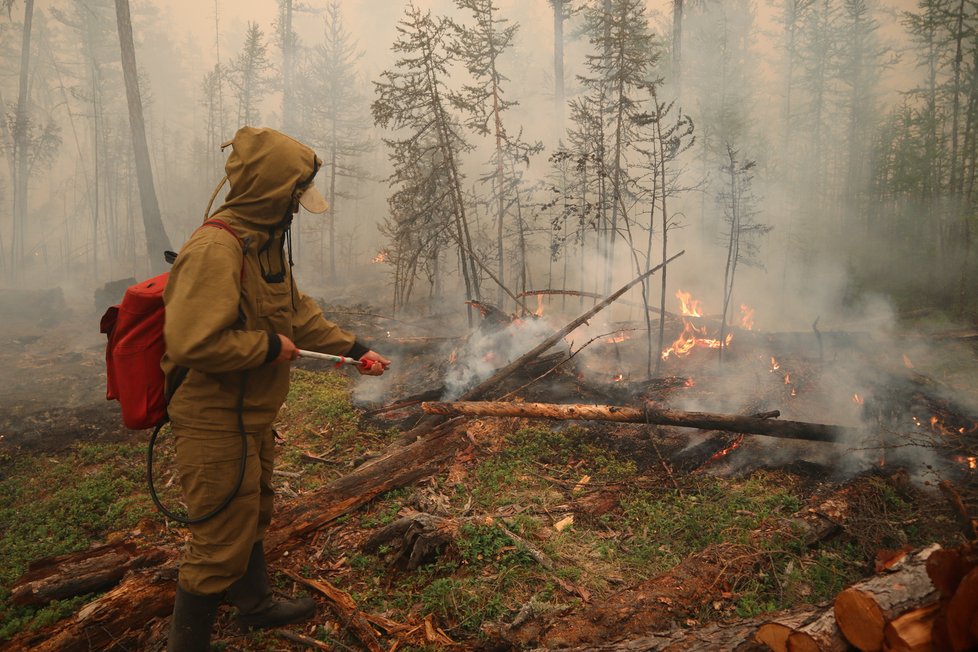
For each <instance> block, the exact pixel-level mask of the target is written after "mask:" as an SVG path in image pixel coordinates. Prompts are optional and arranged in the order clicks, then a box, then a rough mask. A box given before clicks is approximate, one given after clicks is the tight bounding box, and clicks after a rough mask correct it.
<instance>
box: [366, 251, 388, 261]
mask: <svg viewBox="0 0 978 652" xmlns="http://www.w3.org/2000/svg"><path fill="white" fill-rule="evenodd" d="M388 257H389V254H388V252H387V250H386V249H385V250H383V251H378V252H377V255H376V256H374V257H373V258H372V259H371V260H370V262H372V263H386V262H387V258H388Z"/></svg>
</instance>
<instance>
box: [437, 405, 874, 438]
mask: <svg viewBox="0 0 978 652" xmlns="http://www.w3.org/2000/svg"><path fill="white" fill-rule="evenodd" d="M421 409H422V410H424V411H425V412H428V413H429V414H442V415H454V416H492V417H519V418H529V419H555V420H570V421H615V422H619V423H648V424H655V425H660V426H678V427H682V428H700V429H704V430H726V431H729V432H743V433H748V434H755V435H767V436H769V437H781V438H788V439H804V440H807V441H821V442H839V441H845V442H847V443H852V442H854V441H858V439H857V438H859V437H861V436H862V431H860V430H859V429H857V428H849V427H845V426H836V425H829V424H824V423H807V422H804V421H781V420H778V419H762V418H757V417H747V416H739V415H734V414H711V413H707V412H683V411H680V410H661V409H656V408H652V407H649V408H645V409H642V408H634V407H625V406H620V405H580V404H575V405H561V404H555V403H500V402H495V401H456V402H453V403H441V402H425V403H422V404H421Z"/></svg>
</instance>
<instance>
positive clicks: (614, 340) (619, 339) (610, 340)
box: [605, 331, 628, 344]
mask: <svg viewBox="0 0 978 652" xmlns="http://www.w3.org/2000/svg"><path fill="white" fill-rule="evenodd" d="M627 339H628V336H627V335H625V333H624V331H618V334H617V335H615V336H614V337H609V338H608V339H606V340H605V342H607V343H608V344H618V343H619V342H624V341H625V340H627Z"/></svg>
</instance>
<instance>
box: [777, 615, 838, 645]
mask: <svg viewBox="0 0 978 652" xmlns="http://www.w3.org/2000/svg"><path fill="white" fill-rule="evenodd" d="M848 649H849V644H848V643H846V640H845V639H844V638H843V637H842V632H841V631H839V627H838V625H836V622H835V614H833V613H832V610H831V609H826V610H825V612H824V613H823V614H822V615H821V616H819V617H818V618H816V619H815V620H813V621H812V622H810V623H808V624H807V625H805V626H804V627H801V628H800V629H797V630H795V631H794V632H792V633H791V634H789V635H788V652H846V650H848Z"/></svg>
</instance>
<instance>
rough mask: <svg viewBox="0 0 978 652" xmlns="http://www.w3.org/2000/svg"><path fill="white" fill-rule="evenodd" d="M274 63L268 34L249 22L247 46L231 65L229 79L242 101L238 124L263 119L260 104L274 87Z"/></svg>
mask: <svg viewBox="0 0 978 652" xmlns="http://www.w3.org/2000/svg"><path fill="white" fill-rule="evenodd" d="M271 70H272V64H271V63H270V62H269V60H268V45H267V44H266V43H265V33H264V32H263V31H262V29H261V27H259V26H258V23H253V22H249V23H248V31H247V33H246V34H245V43H244V47H242V48H241V52H240V53H239V54H238V56H237V57H235V58H234V60H233V61H232V62H231V65H230V66H229V68H228V76H227V77H228V82H229V83H230V84H231V89H232V91H233V93H234V96H235V97H236V98H237V100H238V124H239V125H255V124H258V122H259V121H260V120H261V113H260V112H259V110H258V106H259V105H260V104H261V101H262V100H263V99H264V97H265V95H266V94H267V93H268V92H269V91H270V90H271V89H272V85H273V81H272V77H271Z"/></svg>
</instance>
